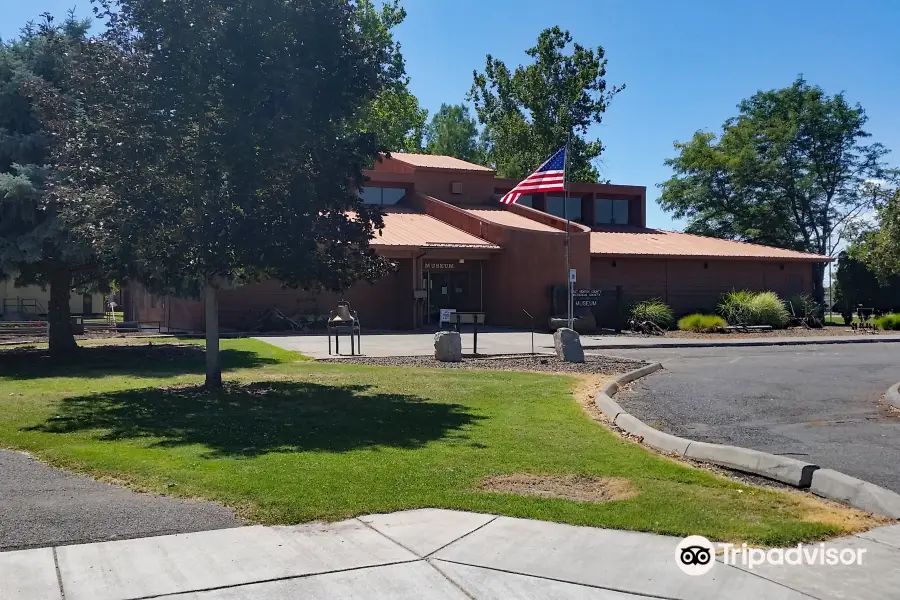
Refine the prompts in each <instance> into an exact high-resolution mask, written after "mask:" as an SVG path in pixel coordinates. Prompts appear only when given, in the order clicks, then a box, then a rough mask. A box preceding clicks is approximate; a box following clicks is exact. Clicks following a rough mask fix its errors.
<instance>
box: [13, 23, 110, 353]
mask: <svg viewBox="0 0 900 600" xmlns="http://www.w3.org/2000/svg"><path fill="white" fill-rule="evenodd" d="M89 28H90V21H88V20H82V19H78V18H76V17H75V16H74V14H72V13H70V14H69V16H68V17H67V18H66V19H65V20H64V21H63V22H62V23H60V24H59V25H57V24H56V23H54V20H53V19H52V17H50V16H49V15H44V16H43V20H42V21H41V24H40V25H39V26H36V25H33V24H30V25H28V26H26V27H25V28H24V29H23V31H22V35H21V36H20V37H18V38H17V39H14V40H11V41H9V42H6V43H0V278H12V280H13V282H14V283H15V284H16V285H19V286H22V285H27V284H36V285H39V286H46V287H49V297H50V300H49V304H48V306H46V307H43V308H44V309H45V310H46V312H47V315H48V322H49V346H50V355H51V357H52V358H54V359H62V358H66V357H68V356H69V355H71V354H72V353H73V352H74V351H75V350H76V348H77V346H76V344H75V338H74V336H73V329H72V325H71V315H70V309H69V299H70V295H71V293H72V291H73V290H83V291H88V290H90V289H91V288H95V287H98V286H100V285H101V283H106V281H105V279H104V278H105V273H104V271H103V270H102V269H101V263H100V260H99V258H98V254H97V253H96V251H95V250H96V248H95V246H94V244H93V239H92V236H91V235H89V234H87V233H86V232H85V230H84V229H83V228H82V225H84V222H83V221H81V220H80V216H81V211H80V206H81V203H82V201H83V200H84V198H83V196H81V195H80V194H77V193H70V192H71V190H69V191H66V190H63V189H62V188H61V187H59V186H58V183H59V179H60V174H59V173H58V172H57V170H56V169H55V167H54V165H53V164H52V163H53V160H52V158H51V154H52V145H53V144H54V143H62V142H63V140H58V139H56V140H54V137H53V136H52V135H50V134H49V132H48V131H47V124H46V121H45V119H42V118H41V116H40V114H39V110H38V109H39V107H38V106H37V105H36V104H35V99H34V97H33V91H34V90H35V89H36V88H43V89H50V90H53V93H54V94H55V95H57V96H67V95H69V94H70V93H71V90H69V89H68V87H67V78H68V76H67V74H68V71H69V70H70V69H71V68H72V67H73V64H74V63H75V61H77V60H78V51H79V47H80V45H81V43H82V42H83V41H84V40H85V37H86V35H87V31H88V29H89ZM54 118H57V119H62V116H61V115H58V116H56V117H54ZM7 308H10V309H11V310H12V307H7Z"/></svg>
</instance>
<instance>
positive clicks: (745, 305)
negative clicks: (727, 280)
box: [717, 290, 755, 325]
mask: <svg viewBox="0 0 900 600" xmlns="http://www.w3.org/2000/svg"><path fill="white" fill-rule="evenodd" d="M754 295H755V294H754V293H753V292H751V291H750V290H741V291H730V292H728V293H727V294H725V295H724V296H722V300H721V301H720V302H719V306H718V307H717V312H718V313H719V314H720V315H721V316H722V317H723V318H724V319H725V320H726V321H728V322H729V323H731V324H732V325H754V324H755V323H753V322H752V321H754V318H753V314H752V309H751V307H750V303H751V302H752V301H753V297H754Z"/></svg>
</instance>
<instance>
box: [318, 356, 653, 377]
mask: <svg viewBox="0 0 900 600" xmlns="http://www.w3.org/2000/svg"><path fill="white" fill-rule="evenodd" d="M318 362H334V363H340V364H349V363H353V364H358V365H369V366H378V367H429V368H439V369H488V370H494V371H537V372H541V373H584V374H591V375H612V374H615V373H625V372H628V371H633V370H634V369H639V368H641V367H643V366H645V365H647V364H648V363H646V362H642V361H637V360H628V359H625V358H615V357H612V356H597V355H588V356H585V360H584V362H583V363H570V362H565V361H562V360H560V359H558V358H556V356H554V355H552V354H537V355H530V354H528V355H521V356H493V357H471V358H470V357H463V359H462V362H456V363H451V362H440V361H438V360H435V359H434V358H433V357H431V356H384V357H376V356H353V357H350V356H348V357H345V358H323V359H319V361H318Z"/></svg>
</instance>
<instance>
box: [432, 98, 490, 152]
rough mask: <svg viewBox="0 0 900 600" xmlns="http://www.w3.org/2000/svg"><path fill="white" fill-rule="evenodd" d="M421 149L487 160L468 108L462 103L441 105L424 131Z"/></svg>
mask: <svg viewBox="0 0 900 600" xmlns="http://www.w3.org/2000/svg"><path fill="white" fill-rule="evenodd" d="M425 151H426V152H427V153H428V154H441V155H444V156H455V157H456V158H458V159H460V160H465V161H468V162H473V163H476V164H485V163H486V161H487V156H486V155H485V149H484V147H483V145H482V144H481V142H480V140H479V137H478V127H477V126H476V124H475V119H473V118H472V117H470V116H469V107H467V106H466V105H464V104H458V105H454V106H451V105H449V104H442V105H441V109H440V110H439V111H438V112H437V113H435V115H434V117H432V119H431V123H429V124H428V127H427V128H426V130H425Z"/></svg>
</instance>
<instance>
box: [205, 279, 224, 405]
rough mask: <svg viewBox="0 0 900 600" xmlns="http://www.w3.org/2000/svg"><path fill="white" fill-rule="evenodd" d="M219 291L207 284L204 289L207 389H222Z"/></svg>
mask: <svg viewBox="0 0 900 600" xmlns="http://www.w3.org/2000/svg"><path fill="white" fill-rule="evenodd" d="M218 294H219V290H217V289H216V287H215V286H213V285H211V284H209V283H207V284H206V286H205V287H204V288H203V302H204V309H205V311H206V387H207V388H208V389H219V388H221V387H222V365H221V364H220V363H219V295H218Z"/></svg>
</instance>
